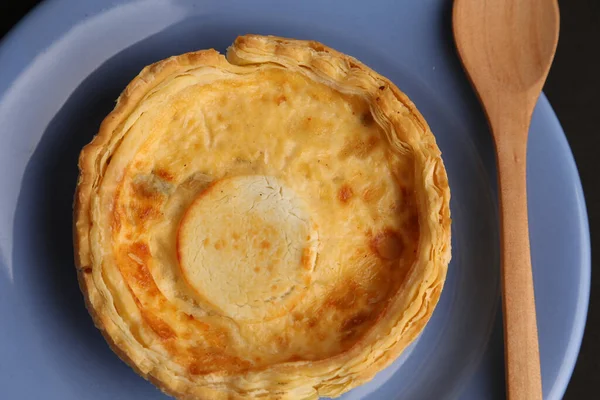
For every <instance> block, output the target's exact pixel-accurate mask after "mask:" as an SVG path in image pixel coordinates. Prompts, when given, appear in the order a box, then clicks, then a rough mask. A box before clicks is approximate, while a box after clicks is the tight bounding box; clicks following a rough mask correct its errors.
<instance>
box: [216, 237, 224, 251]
mask: <svg viewBox="0 0 600 400" xmlns="http://www.w3.org/2000/svg"><path fill="white" fill-rule="evenodd" d="M224 245H225V243H223V241H222V240H221V239H219V240H217V241H216V243H215V250H220V249H222V248H223V246H224Z"/></svg>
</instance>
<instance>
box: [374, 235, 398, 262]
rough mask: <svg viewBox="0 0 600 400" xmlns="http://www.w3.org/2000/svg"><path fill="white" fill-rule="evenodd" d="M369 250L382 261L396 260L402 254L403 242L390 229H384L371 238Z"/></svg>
mask: <svg viewBox="0 0 600 400" xmlns="http://www.w3.org/2000/svg"><path fill="white" fill-rule="evenodd" d="M369 248H370V249H371V251H373V253H375V254H377V255H378V256H379V257H380V258H382V259H384V260H396V259H398V258H400V257H401V256H402V253H403V252H404V240H403V239H402V236H400V234H399V233H398V232H396V231H394V230H392V229H385V230H383V231H382V232H379V233H377V234H376V235H375V236H373V237H371V239H370V241H369Z"/></svg>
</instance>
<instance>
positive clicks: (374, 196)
mask: <svg viewBox="0 0 600 400" xmlns="http://www.w3.org/2000/svg"><path fill="white" fill-rule="evenodd" d="M384 194H385V187H384V186H370V187H368V188H367V189H365V190H364V192H363V194H362V197H363V199H364V201H366V202H367V203H370V202H375V201H378V200H380V199H381V198H382V197H383V195H384Z"/></svg>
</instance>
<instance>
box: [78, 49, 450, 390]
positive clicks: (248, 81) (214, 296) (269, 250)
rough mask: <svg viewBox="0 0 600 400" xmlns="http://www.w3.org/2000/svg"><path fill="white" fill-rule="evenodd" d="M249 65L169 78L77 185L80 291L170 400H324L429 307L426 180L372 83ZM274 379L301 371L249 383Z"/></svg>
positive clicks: (421, 150)
mask: <svg viewBox="0 0 600 400" xmlns="http://www.w3.org/2000/svg"><path fill="white" fill-rule="evenodd" d="M303 46H304V45H303ZM284 50H285V49H283V50H278V49H277V48H276V49H274V50H273V54H278V52H281V53H282V55H281V57H284V58H283V59H285V54H283V53H284V52H285V51H284ZM269 51H271V49H270V50H269ZM211 54H212V53H211ZM238 55H239V54H238ZM190 57H191V56H190ZM211 57H212V55H211ZM236 57H237V55H236ZM248 57H249V58H251V57H250V56H248ZM257 57H258V56H257ZM232 59H233V60H237V61H236V62H239V63H240V64H241V61H240V60H239V59H236V58H235V57H232ZM259 60H262V59H260V58H257V59H255V60H253V61H252V62H253V63H254V64H256V65H248V66H227V67H223V68H220V67H218V65H221V64H222V63H224V62H225V61H223V60H222V59H218V62H212V65H210V64H211V63H208V65H203V64H202V63H200V65H197V66H194V65H190V66H188V67H185V68H183V67H181V68H179V69H178V70H177V73H171V74H169V75H166V76H165V77H163V78H161V80H160V81H159V82H158V84H157V85H156V86H154V87H153V88H152V89H151V90H148V91H147V92H145V93H144V94H143V97H139V98H135V97H134V96H133V95H131V96H132V98H133V99H134V100H135V101H136V102H137V103H136V106H135V107H134V108H130V112H129V113H128V114H126V115H123V116H119V119H118V120H115V121H114V123H113V122H112V121H109V122H107V124H110V123H113V128H111V129H113V130H112V131H111V132H112V134H111V135H110V136H104V137H103V138H102V140H103V141H104V142H102V143H101V145H100V144H94V143H93V144H91V145H90V146H89V147H90V148H89V149H87V150H86V151H88V152H90V153H92V152H94V153H93V154H94V158H90V160H91V161H89V164H90V166H89V167H87V168H90V169H93V170H94V171H95V172H94V174H93V175H91V176H88V175H84V180H83V181H82V182H83V183H82V185H87V186H84V187H85V188H90V189H89V190H90V193H91V195H89V196H88V195H87V194H86V193H85V190H87V189H80V191H81V192H82V193H84V195H85V196H88V197H84V200H81V199H80V200H79V201H80V202H81V203H82V204H84V207H85V209H84V207H82V206H81V205H80V206H79V209H80V210H83V212H82V213H81V214H79V216H78V219H77V225H76V231H77V232H78V240H79V243H83V244H80V249H79V250H78V251H79V256H78V257H79V264H80V266H81V268H82V270H83V278H82V279H83V280H82V282H83V283H82V287H83V290H84V292H85V293H86V295H87V300H88V301H89V303H90V304H91V308H92V309H93V310H95V311H96V313H97V314H95V316H96V318H97V320H98V321H99V322H97V323H98V324H99V325H101V326H104V329H107V330H108V336H109V337H110V339H111V341H112V342H113V346H114V347H115V348H116V349H117V350H118V351H122V352H123V353H124V357H125V358H126V359H128V360H131V361H130V362H131V363H132V364H133V365H135V366H136V368H138V369H139V370H140V371H142V373H144V374H148V376H153V377H155V378H156V379H157V380H158V381H159V382H162V383H163V384H164V385H165V387H166V388H167V390H169V391H170V392H173V393H176V394H182V393H203V395H206V396H209V397H211V396H213V395H214V398H221V397H218V396H217V395H216V394H215V393H220V392H222V391H232V392H230V393H238V394H240V395H241V394H243V393H245V395H249V394H248V393H252V396H254V397H261V396H262V395H261V393H263V394H264V393H275V392H272V390H273V389H268V388H269V387H270V386H269V385H272V384H275V383H273V382H279V383H278V384H277V385H279V387H280V389H278V390H283V392H281V393H287V395H290V396H291V398H314V396H316V395H317V393H318V394H319V395H338V394H340V393H342V392H344V391H346V390H348V389H349V388H351V387H353V386H355V385H356V384H358V383H360V382H361V381H364V380H365V379H369V378H370V377H371V376H372V375H373V374H374V372H376V371H377V370H378V369H380V368H383V367H384V366H385V365H387V363H389V362H391V360H392V358H391V356H386V357H384V355H385V354H387V353H386V352H388V349H391V348H392V347H394V346H396V348H397V349H398V350H394V351H391V350H389V354H390V355H392V354H398V353H399V351H401V349H402V348H403V347H404V346H406V345H407V344H408V343H409V342H410V340H412V339H413V338H414V336H415V335H416V333H418V331H420V329H422V327H423V326H424V323H425V322H426V321H427V319H428V317H429V315H430V314H431V311H432V310H433V306H434V305H435V302H437V298H438V297H439V292H440V290H441V285H442V284H443V279H444V277H445V268H446V265H447V262H448V254H449V253H448V251H449V217H448V215H449V214H448V198H449V195H448V191H447V182H446V177H445V172H444V170H443V166H441V162H440V161H439V151H438V150H437V147H436V146H435V143H434V142H433V141H432V139H431V135H430V134H429V133H428V135H429V136H423V138H420V137H419V136H418V134H417V133H416V132H417V131H418V129H421V127H420V126H419V125H418V123H415V122H410V121H412V120H410V118H412V117H409V115H411V114H410V113H409V112H408V111H407V109H406V108H402V107H404V106H400V105H394V107H392V108H390V109H389V110H388V109H387V108H386V107H387V104H388V103H390V104H396V103H392V101H396V102H397V101H398V100H395V97H394V96H396V97H397V96H399V95H398V92H395V91H391V90H384V89H385V88H386V86H379V85H380V84H379V83H377V81H376V80H375V81H374V83H371V81H370V80H369V79H375V78H368V79H367V78H366V77H365V78H362V79H363V81H360V80H359V81H358V82H357V83H354V82H350V83H346V84H345V85H346V86H343V85H338V84H336V83H335V82H336V80H331V79H333V78H331V79H330V78H327V79H325V78H323V76H319V75H314V74H311V73H307V72H306V71H305V70H303V69H301V68H300V69H297V70H294V69H293V68H288V67H285V66H281V65H278V64H277V63H269V62H265V63H262V61H261V62H259ZM267 61H268V60H267ZM225 63H226V62H225ZM331 65H333V64H331ZM331 65H330V64H323V65H320V66H319V67H320V68H322V69H323V70H325V71H329V68H330V67H331ZM358 70H360V71H363V70H366V67H364V66H360V68H358ZM360 71H359V72H360ZM331 73H334V72H331ZM336 79H337V78H336ZM365 82H366V83H365ZM373 84H374V85H376V86H375V89H374V90H375V91H376V92H377V93H378V94H377V96H378V97H377V98H376V99H375V97H374V96H373V95H372V94H371V93H372V92H370V91H366V89H364V88H363V86H364V87H367V86H368V85H373ZM132 85H134V84H133V83H132ZM132 85H130V86H132ZM386 85H387V83H386ZM133 93H135V92H133ZM379 93H381V94H379ZM379 96H381V100H382V101H381V102H380V97H379ZM386 96H387V97H386ZM128 101H133V100H130V99H128ZM374 104H375V105H374ZM386 113H387V114H390V115H393V116H394V117H393V118H395V119H386V118H387V117H386V116H385V115H386ZM390 121H391V122H390ZM406 121H409V122H406ZM389 124H392V127H390V125H389ZM393 126H395V127H396V128H394V127H393ZM421 126H422V125H421ZM400 129H403V130H402V131H398V132H400V133H397V131H396V130H400ZM395 132H396V133H395ZM395 135H396V136H395ZM397 135H399V136H397ZM402 135H404V136H402ZM398 137H400V139H398ZM94 146H96V147H94ZM436 152H437V153H436ZM84 153H85V151H84ZM85 157H86V155H85V154H84V156H82V159H83V160H84V161H85V160H86V158H85ZM440 166H441V168H440ZM86 210H87V211H86ZM438 225H439V227H440V228H437V226H438ZM438 231H439V232H438ZM440 235H441V236H440ZM440 238H441V239H440ZM88 246H89V252H90V254H89V256H88V255H86V253H85V251H87V248H88ZM429 299H432V300H431V302H430V300H429ZM404 332H408V333H407V334H406V335H405V334H404ZM376 349H379V350H376ZM352 352H354V353H352ZM344 354H348V357H352V358H349V359H348V360H346V361H344V359H341V358H340V359H339V360H340V361H339V362H338V361H334V360H336V359H338V358H339V357H340V356H342V355H344ZM351 354H354V355H351ZM307 362H308V363H309V364H307ZM311 365H312V367H311ZM317 365H320V367H319V368H318V369H316V368H317V367H316V366H317ZM360 365H363V367H359V366H360ZM276 366H282V368H284V369H283V370H281V371H284V370H285V368H288V367H287V366H294V367H293V368H308V369H306V371H305V370H304V369H297V370H296V369H295V370H294V371H305V372H302V374H301V376H303V377H304V378H302V379H301V380H300V381H296V383H293V382H294V379H295V378H294V379H292V376H295V375H294V374H292V373H291V372H288V373H287V375H286V374H285V373H283V372H277V374H276V375H273V376H270V377H269V378H268V379H267V378H266V375H264V374H266V371H268V370H270V369H272V368H275V367H276ZM311 368H313V370H312V371H313V372H310V371H311ZM344 368H347V370H344ZM342 370H344V371H345V372H342ZM317 371H318V372H317ZM297 373H299V372H297ZM282 374H283V375H282ZM359 374H360V375H359ZM236 376H240V377H242V376H243V377H244V378H243V379H241V380H240V379H237V378H235V377H236ZM309 376H310V377H311V378H310V379H309V378H308V377H309ZM320 376H321V377H320ZM345 376H348V377H349V376H356V379H355V380H348V379H349V378H344V377H345ZM359 376H360V378H359ZM209 377H212V378H209ZM216 377H220V378H216ZM286 377H287V378H286ZM265 379H267V380H266V381H265ZM301 381H302V382H301ZM259 382H262V383H259ZM265 382H266V383H265ZM269 382H270V383H269ZM319 382H329V383H319ZM194 385H198V387H202V388H205V389H206V388H210V390H211V391H212V390H215V391H216V392H210V393H209V394H207V393H208V392H194V391H193V390H192V389H190V388H191V387H195V386H194ZM223 385H225V386H223ZM231 387H235V388H234V389H231ZM184 388H187V389H184ZM227 388H229V389H227ZM261 388H263V389H261ZM194 390H195V389H194ZM198 390H200V389H198ZM202 390H204V389H202ZM206 390H208V389H206ZM261 390H267V392H263V391H261ZM281 393H280V394H281ZM282 396H283V395H282ZM211 398H213V397H211ZM232 398H237V397H232ZM282 398H283V397H282ZM286 398H287V397H286Z"/></svg>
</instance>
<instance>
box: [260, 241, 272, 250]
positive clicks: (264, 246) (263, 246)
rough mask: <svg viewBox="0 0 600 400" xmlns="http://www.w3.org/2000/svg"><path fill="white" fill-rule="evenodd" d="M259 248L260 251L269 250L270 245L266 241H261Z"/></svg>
mask: <svg viewBox="0 0 600 400" xmlns="http://www.w3.org/2000/svg"><path fill="white" fill-rule="evenodd" d="M260 247H261V248H262V249H269V248H271V243H269V242H268V241H267V240H263V241H262V242H260Z"/></svg>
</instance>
